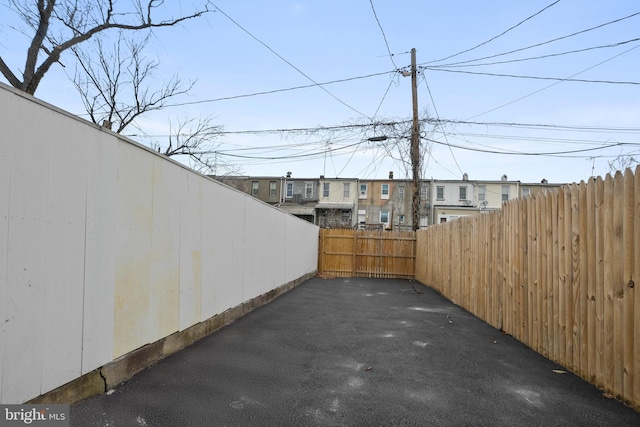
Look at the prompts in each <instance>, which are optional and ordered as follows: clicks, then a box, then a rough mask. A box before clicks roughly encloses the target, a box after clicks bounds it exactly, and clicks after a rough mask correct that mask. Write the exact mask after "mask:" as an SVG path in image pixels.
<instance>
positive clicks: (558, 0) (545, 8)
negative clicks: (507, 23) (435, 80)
mask: <svg viewBox="0 0 640 427" xmlns="http://www.w3.org/2000/svg"><path fill="white" fill-rule="evenodd" d="M558 3H560V0H556V1H554V2H553V3H551V4H549V5H547V6H545V7H544V8H542V9H541V10H539V11H538V12H536V13H534V14H533V15H531V16H529V17H527V18H525V19H523V20H522V21H520V22H518V23H517V24H515V25H513V26H511V27H509V28H508V29H506V30H505V31H503V32H502V33H500V34H498V35H497V36H494V37H492V38H490V39H489V40H487V41H485V42H482V43H480V44H478V45H475V46H474V47H472V48H469V49H465V50H463V51H460V52H458V53H454V54H453V55H449V56H447V57H446V58H441V59H436V60H433V61H429V62H427V64H431V63H434V62H441V61H446V60H447V59H451V58H453V57H456V56H459V55H462V54H463V53H467V52H471V51H472V50H475V49H477V48H479V47H481V46H484V45H486V44H488V43H491V42H492V41H494V40H496V39H498V38H500V37H502V36H504V35H505V34H507V33H508V32H510V31H512V30H514V29H516V28H518V27H519V26H520V25H522V24H524V23H525V22H527V21H529V20H530V19H533V18H535V17H536V16H538V15H540V14H541V13H543V12H544V11H545V10H547V9H549V8H550V7H552V6H555V5H556V4H558Z"/></svg>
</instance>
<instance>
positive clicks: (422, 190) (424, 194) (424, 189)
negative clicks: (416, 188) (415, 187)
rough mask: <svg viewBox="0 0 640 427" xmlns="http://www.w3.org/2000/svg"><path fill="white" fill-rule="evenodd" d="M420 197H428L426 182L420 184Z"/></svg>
mask: <svg viewBox="0 0 640 427" xmlns="http://www.w3.org/2000/svg"><path fill="white" fill-rule="evenodd" d="M420 198H421V199H423V200H424V199H426V198H427V186H426V185H424V184H422V185H421V186H420Z"/></svg>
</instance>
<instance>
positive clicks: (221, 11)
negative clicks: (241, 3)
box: [210, 1, 369, 117]
mask: <svg viewBox="0 0 640 427" xmlns="http://www.w3.org/2000/svg"><path fill="white" fill-rule="evenodd" d="M210 3H211V5H212V6H213V7H215V8H216V9H217V10H218V12H220V13H221V14H223V15H224V16H225V17H226V18H227V19H229V20H230V21H231V22H233V23H234V24H235V25H236V26H237V27H238V28H240V29H241V30H242V31H244V32H245V33H247V34H248V35H249V36H250V37H251V38H253V39H254V40H255V41H257V42H258V43H260V44H261V45H263V46H264V47H266V48H267V49H268V50H269V51H270V52H271V53H273V54H274V55H276V56H277V57H278V58H280V59H281V60H282V61H284V62H285V63H286V64H287V65H289V66H290V67H291V68H293V69H294V70H296V71H297V72H298V73H300V74H302V75H303V76H304V77H305V78H307V80H309V81H310V82H312V83H313V84H314V85H315V86H318V87H319V88H320V89H322V90H323V91H325V92H326V93H327V94H329V95H330V96H331V97H332V98H334V99H335V100H337V101H338V102H340V103H341V104H342V105H344V106H345V107H347V108H349V109H350V110H352V111H354V112H356V113H358V114H359V115H361V116H363V117H369V116H367V115H366V114H364V113H362V112H360V111H358V110H356V109H355V108H353V107H352V106H351V105H349V104H347V103H346V102H344V101H343V100H341V99H340V98H338V97H337V96H335V95H334V94H333V93H331V92H329V90H327V89H326V88H325V87H324V86H322V85H320V84H318V82H316V81H315V80H314V79H312V78H311V77H309V76H308V75H307V74H306V73H305V72H304V71H302V70H301V69H299V68H298V67H296V66H295V65H293V64H292V63H291V62H289V61H288V60H286V59H285V58H284V57H283V56H282V55H280V54H279V53H278V52H276V51H275V50H273V49H272V48H271V47H270V46H269V45H267V44H266V43H265V42H263V41H262V40H260V39H259V38H257V37H256V36H254V35H253V34H251V33H250V32H249V31H248V30H247V29H246V28H244V27H243V26H242V25H240V24H239V23H238V22H236V21H235V20H234V19H233V18H231V17H230V16H229V15H227V14H226V13H225V12H224V11H223V10H222V9H220V8H219V7H218V6H216V5H215V4H214V3H212V2H211V1H210Z"/></svg>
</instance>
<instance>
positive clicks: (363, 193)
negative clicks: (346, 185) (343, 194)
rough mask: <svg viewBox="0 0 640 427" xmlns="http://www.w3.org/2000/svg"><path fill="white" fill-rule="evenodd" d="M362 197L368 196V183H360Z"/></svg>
mask: <svg viewBox="0 0 640 427" xmlns="http://www.w3.org/2000/svg"><path fill="white" fill-rule="evenodd" d="M360 198H361V199H366V198H367V184H360Z"/></svg>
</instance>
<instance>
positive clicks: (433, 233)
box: [416, 167, 640, 409]
mask: <svg viewBox="0 0 640 427" xmlns="http://www.w3.org/2000/svg"><path fill="white" fill-rule="evenodd" d="M416 250H417V264H416V279H417V280H419V281H420V282H422V283H424V284H426V285H428V286H431V287H433V288H435V289H437V290H438V291H439V292H441V293H442V294H443V295H444V296H446V297H447V298H449V299H451V300H452V301H453V302H455V303H457V304H459V305H461V306H463V307H464V308H466V309H467V310H469V311H470V312H471V313H473V314H475V315H476V316H478V317H479V318H481V319H483V320H485V321H486V322H488V323H489V324H491V325H493V326H494V327H496V328H499V329H502V330H504V331H505V332H506V333H508V334H510V335H513V336H514V337H515V338H517V339H518V340H520V341H521V342H523V343H524V344H526V345H528V346H529V347H531V348H532V349H534V350H536V351H538V352H539V353H541V354H543V355H544V356H546V357H548V358H549V359H551V360H553V361H555V362H556V363H558V364H561V365H563V366H565V367H566V368H568V369H569V370H571V371H573V372H575V373H576V374H578V375H580V376H581V377H583V378H584V379H586V380H588V381H590V382H591V383H593V384H595V385H596V386H598V387H600V388H602V389H603V390H605V391H606V392H607V393H609V394H612V395H614V396H616V397H618V398H620V399H622V400H624V401H626V402H627V403H629V404H631V405H632V406H634V407H635V408H636V409H638V408H640V289H636V288H635V284H636V282H638V280H639V277H640V167H638V168H636V171H635V176H634V174H633V172H632V171H631V170H627V171H626V172H625V173H624V175H623V174H622V173H620V172H618V173H616V175H615V177H611V176H610V175H607V177H606V178H605V179H604V180H603V179H602V178H600V177H598V178H597V179H591V180H589V182H588V183H585V182H581V183H580V184H572V185H568V186H564V187H561V188H559V189H556V190H553V191H548V192H543V193H539V194H536V195H535V196H533V197H528V198H524V199H517V200H514V201H511V202H509V203H507V204H505V205H504V207H503V209H502V210H501V211H496V212H492V213H488V214H483V215H476V216H472V217H465V218H460V219H457V220H456V221H452V222H449V223H446V224H441V225H437V226H433V227H429V228H427V229H424V230H420V231H419V232H418V233H417V248H416Z"/></svg>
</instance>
